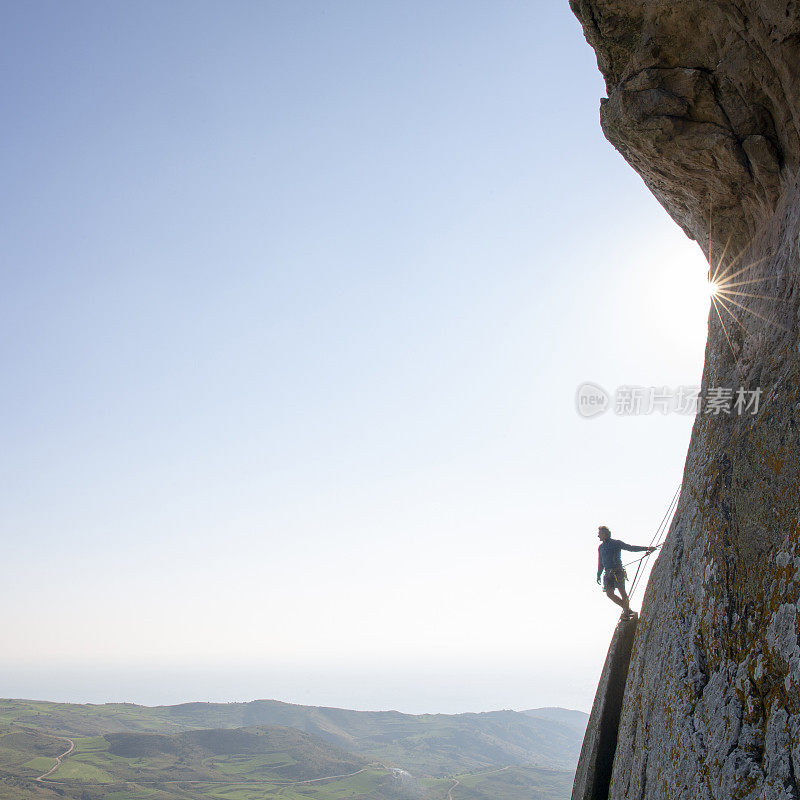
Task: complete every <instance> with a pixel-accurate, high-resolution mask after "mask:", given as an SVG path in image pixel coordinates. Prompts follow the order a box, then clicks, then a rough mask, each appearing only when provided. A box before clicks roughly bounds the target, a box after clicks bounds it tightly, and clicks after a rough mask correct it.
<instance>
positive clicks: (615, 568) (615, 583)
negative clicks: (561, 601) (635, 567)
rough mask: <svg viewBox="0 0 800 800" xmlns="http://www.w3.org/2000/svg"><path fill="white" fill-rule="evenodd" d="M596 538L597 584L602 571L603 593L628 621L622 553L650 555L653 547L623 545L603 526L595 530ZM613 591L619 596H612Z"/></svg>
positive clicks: (629, 609)
mask: <svg viewBox="0 0 800 800" xmlns="http://www.w3.org/2000/svg"><path fill="white" fill-rule="evenodd" d="M597 538H598V539H599V540H600V547H598V548H597V582H598V583H600V576H601V575H603V570H605V572H606V574H605V575H603V591H604V592H605V593H606V596H607V597H608V599H609V600H613V601H614V602H615V603H616V604H617V605H618V606H622V616H623V618H624V619H628V618H630V617H632V616H633V612H632V611H631V607H630V602H629V601H628V593H627V592H626V591H625V580H626V579H627V577H628V576H627V575H626V574H625V568H624V567H623V566H622V551H623V550H632V551H633V552H635V553H639V552H647V553H652V552H653V550H655V549H656V548H655V547H639V546H637V545H633V544H625V542H621V541H620V540H619V539H612V538H611V531H610V530H609V529H608V528H606V526H605V525H601V526H600V527H599V528H598V529H597ZM614 589H619V594H620V596H619V597H617V596H616V595H615V594H614Z"/></svg>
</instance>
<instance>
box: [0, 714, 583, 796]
mask: <svg viewBox="0 0 800 800" xmlns="http://www.w3.org/2000/svg"><path fill="white" fill-rule="evenodd" d="M587 720H588V716H587V715H586V714H583V713H582V712H579V711H570V710H567V709H562V708H540V709H530V710H528V711H524V712H516V711H491V712H486V713H473V714H455V715H449V714H422V715H412V714H401V713H399V712H397V711H381V712H367V711H349V710H346V709H337V708H324V707H317V706H299V705H292V704H289V703H282V702H278V701H275V700H256V701H253V702H250V703H186V704H182V705H175V706H156V707H147V706H137V705H132V704H127V703H123V704H106V705H77V704H68V703H49V702H40V701H30V700H0V799H2V798H5V797H13V798H20V800H23V798H29V797H30V798H44V797H49V796H53V797H55V794H53V793H54V792H55V791H58V792H60V793H61V796H62V797H63V796H66V797H70V798H71V797H76V798H85V799H86V800H94V798H95V797H97V798H100V797H104V796H108V795H110V794H111V793H112V792H111V790H112V789H113V796H114V797H115V798H118V799H119V800H127V798H130V800H134V798H136V799H137V800H138V798H144V797H147V798H148V800H149V799H150V798H152V800H166V799H167V798H173V797H177V796H181V797H187V796H189V797H198V798H204V797H207V796H208V797H211V796H212V794H211V793H210V792H211V790H212V789H214V795H213V796H215V797H216V796H218V795H217V794H216V789H219V788H220V784H223V783H224V784H231V786H230V787H229V788H230V789H231V790H233V789H234V788H235V786H234V784H236V786H240V785H241V786H245V785H246V786H249V787H250V788H253V787H254V786H256V787H257V788H258V794H257V795H251V794H247V793H246V792H245V794H241V797H242V798H245V797H247V798H250V797H256V796H257V797H259V798H270V797H272V796H273V792H274V795H275V796H277V794H278V793H279V792H280V793H281V796H282V797H286V790H287V786H289V785H292V786H295V784H297V785H298V786H297V787H295V790H296V789H297V788H298V787H299V786H302V787H303V796H306V795H307V796H309V797H313V798H318V800H324V799H325V798H326V797H328V796H330V797H333V796H334V795H336V796H351V797H353V798H359V797H363V798H364V799H365V800H366V798H369V799H370V800H381V799H382V798H387V800H395V798H399V797H415V798H432V800H435V799H436V798H441V800H446V798H447V797H448V793H451V794H450V800H460V798H461V800H468V798H483V797H486V798H491V799H492V800H499V798H501V797H504V796H506V794H507V792H506V790H508V792H511V794H509V795H508V797H509V799H510V800H515V799H516V800H522V799H523V798H527V797H532V796H539V797H542V798H548V800H560V799H561V798H566V797H567V796H568V788H569V785H570V784H571V778H572V771H573V770H574V768H575V764H576V763H577V757H578V753H579V750H580V745H581V740H582V737H583V731H584V728H585V726H586V722H587ZM55 737H62V738H61V739H59V738H55ZM70 743H71V744H72V746H73V749H72V750H71V752H70V753H69V754H68V755H66V756H65V757H64V758H63V763H62V764H61V765H60V766H58V768H57V769H56V770H54V771H53V772H52V773H50V774H49V775H47V776H46V777H42V780H39V781H37V780H34V779H36V778H37V777H40V776H43V775H44V773H45V772H46V771H47V770H48V769H50V767H52V766H54V765H55V756H56V755H59V754H60V753H61V752H63V751H65V750H66V749H67V746H68V745H69V744H70ZM343 781H344V782H347V785H346V786H345V787H342V786H339V785H338V784H341V783H342V782H343ZM20 782H21V783H20ZM351 784H358V785H357V786H355V785H354V786H351ZM12 786H13V792H12V793H11V794H9V793H7V792H5V791H4V787H6V788H8V789H11V788H12ZM134 786H135V787H138V788H132V787H134ZM456 786H457V787H458V788H456ZM126 787H128V788H126ZM181 787H182V788H181ZM189 789H191V792H190V794H189V795H187V794H186V791H189ZM534 789H535V790H536V792H538V794H537V795H534V794H531V792H532V791H533V790H534ZM451 790H452V792H451ZM243 791H244V790H243ZM248 791H249V790H248ZM341 791H345V795H342V794H341ZM237 792H238V789H237ZM326 792H327V794H326ZM336 792H339V794H338V795H337V794H336ZM176 793H177V794H176ZM515 793H516V794H515ZM226 796H227V795H226ZM230 796H231V797H234V796H235V797H237V798H238V797H239V796H240V795H239V794H238V793H234V794H231V795H230ZM291 796H292V797H294V795H291Z"/></svg>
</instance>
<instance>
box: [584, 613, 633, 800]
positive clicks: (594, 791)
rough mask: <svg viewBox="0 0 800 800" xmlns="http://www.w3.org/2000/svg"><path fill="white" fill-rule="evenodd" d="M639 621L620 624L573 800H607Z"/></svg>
mask: <svg viewBox="0 0 800 800" xmlns="http://www.w3.org/2000/svg"><path fill="white" fill-rule="evenodd" d="M637 624H638V618H637V617H633V618H632V619H629V620H620V621H619V624H618V625H617V627H616V629H615V630H614V636H613V637H612V639H611V645H610V646H609V648H608V655H607V656H606V663H605V665H604V666H603V672H602V674H601V676H600V683H599V684H598V686H597V694H596V695H595V698H594V705H593V706H592V713H591V715H590V717H589V724H588V726H587V728H586V735H585V736H584V738H583V746H582V747H581V757H580V760H579V761H578V769H577V771H576V773H575V783H574V784H573V786H572V800H608V789H609V786H610V784H611V768H612V767H613V765H614V754H615V753H616V750H617V734H618V733H619V718H620V714H621V712H622V700H623V698H624V696H625V681H626V680H627V678H628V665H629V664H630V660H631V651H632V650H633V638H634V634H635V633H636V626H637Z"/></svg>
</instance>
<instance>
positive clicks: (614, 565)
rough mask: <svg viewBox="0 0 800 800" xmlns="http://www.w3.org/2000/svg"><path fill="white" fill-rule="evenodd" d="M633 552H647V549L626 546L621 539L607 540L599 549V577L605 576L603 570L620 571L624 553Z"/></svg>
mask: <svg viewBox="0 0 800 800" xmlns="http://www.w3.org/2000/svg"><path fill="white" fill-rule="evenodd" d="M623 550H632V551H633V552H635V553H638V552H642V551H644V550H647V548H646V547H639V546H638V545H635V544H625V542H621V541H620V540H619V539H606V540H605V541H604V542H601V543H600V547H598V548H597V577H598V578H599V577H600V576H601V575H602V574H603V570H604V569H607V570H612V569H619V568H620V567H621V566H622V551H623Z"/></svg>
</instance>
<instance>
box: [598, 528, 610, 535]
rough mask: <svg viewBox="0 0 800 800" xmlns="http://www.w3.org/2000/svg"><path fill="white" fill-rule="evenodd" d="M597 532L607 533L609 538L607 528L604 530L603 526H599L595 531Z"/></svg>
mask: <svg viewBox="0 0 800 800" xmlns="http://www.w3.org/2000/svg"><path fill="white" fill-rule="evenodd" d="M597 532H598V533H607V534H608V535H609V536H611V531H610V530H609V529H608V528H606V526H605V525H601V526H600V527H599V528H598V529H597Z"/></svg>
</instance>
